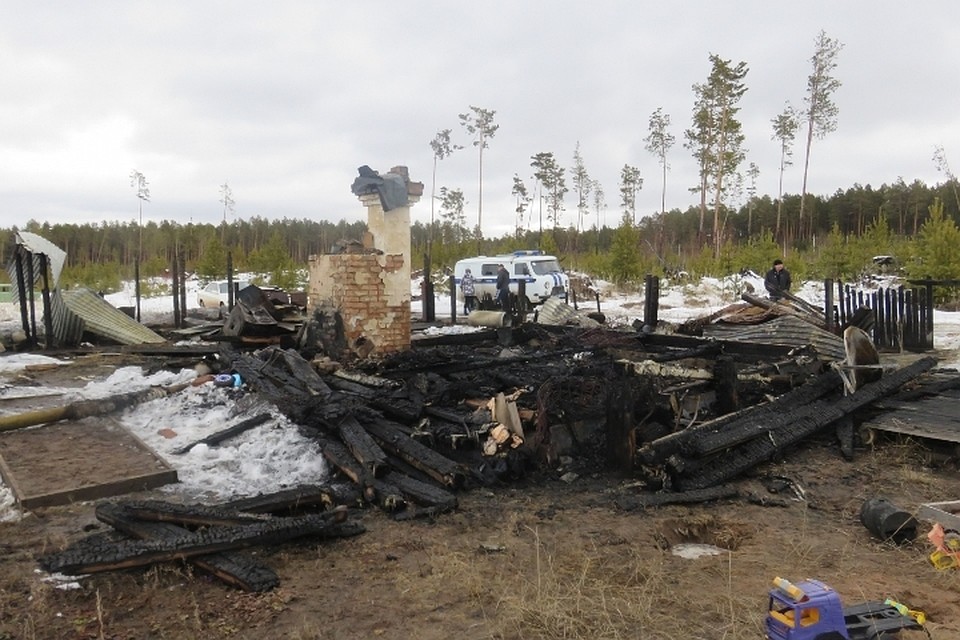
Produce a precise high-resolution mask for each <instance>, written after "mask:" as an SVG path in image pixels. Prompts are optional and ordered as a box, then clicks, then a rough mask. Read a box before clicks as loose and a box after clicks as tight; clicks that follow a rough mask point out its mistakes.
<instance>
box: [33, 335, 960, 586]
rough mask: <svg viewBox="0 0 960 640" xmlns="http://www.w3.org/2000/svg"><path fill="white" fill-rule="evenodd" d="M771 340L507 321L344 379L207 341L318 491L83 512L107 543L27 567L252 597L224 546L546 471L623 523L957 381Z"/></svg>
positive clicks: (448, 501)
mask: <svg viewBox="0 0 960 640" xmlns="http://www.w3.org/2000/svg"><path fill="white" fill-rule="evenodd" d="M837 339H838V340H839V338H837ZM787 342H788V344H779V343H777V341H776V340H772V341H763V340H758V339H748V340H736V339H721V338H716V337H703V336H690V335H680V334H663V333H648V332H644V331H636V332H635V331H623V330H614V329H610V328H607V327H603V326H599V327H598V326H591V327H590V328H584V327H582V326H551V325H541V324H535V323H523V324H520V325H518V326H514V327H501V328H497V329H489V330H481V331H478V332H475V333H464V334H456V335H442V336H437V337H433V338H421V339H417V340H415V341H414V346H413V348H412V349H410V350H409V351H406V352H401V353H395V354H392V355H389V356H384V357H379V358H370V357H368V358H365V359H362V360H358V361H355V362H353V363H352V364H351V365H350V366H349V367H348V366H346V365H344V364H343V363H341V362H338V361H336V360H333V359H331V358H330V357H328V356H324V355H323V354H322V353H319V352H318V350H317V349H312V350H300V351H298V350H295V349H293V348H283V347H282V346H279V345H271V346H268V347H265V348H262V349H259V350H256V351H251V350H242V349H239V348H237V345H232V344H223V343H221V344H220V346H219V352H218V356H217V358H216V359H215V360H216V367H217V368H218V371H217V373H220V374H223V373H231V374H237V375H239V376H240V377H241V378H242V380H243V382H244V386H245V388H246V389H249V390H251V391H252V392H255V393H258V394H260V395H262V396H264V397H265V398H266V399H268V400H269V401H271V402H272V403H273V404H274V405H275V406H276V407H277V408H278V410H279V411H281V412H282V413H283V414H284V415H285V416H286V417H287V418H289V419H290V420H291V421H293V422H294V423H295V424H296V425H298V427H299V429H300V430H301V431H302V433H304V434H306V435H307V436H309V437H311V438H314V439H316V441H317V442H318V443H319V447H320V449H321V451H322V453H323V455H324V457H325V458H326V459H327V460H328V461H329V463H330V466H331V468H332V469H334V470H335V474H334V477H335V480H334V484H331V485H330V486H325V487H297V488H295V489H291V490H288V491H284V492H280V493H277V494H271V495H262V496H258V497H255V498H251V499H247V500H241V501H237V502H233V503H229V504H223V505H218V506H217V507H203V506H190V507H185V506H175V505H169V504H165V503H158V502H151V503H143V502H134V503H119V504H106V505H101V506H100V507H98V509H97V517H98V518H99V519H100V520H101V521H103V522H106V523H108V524H110V525H111V526H113V527H114V528H115V529H116V530H117V533H111V534H96V535H94V536H92V537H91V538H88V539H84V540H81V541H80V542H79V543H77V544H76V545H74V546H73V547H71V548H69V549H67V550H65V551H63V552H60V553H57V554H53V555H51V556H48V557H47V558H45V559H44V560H43V565H44V566H45V567H46V568H48V569H50V570H58V571H64V572H70V573H76V572H91V571H98V570H108V569H116V568H123V567H130V566H142V565H144V564H148V563H151V562H156V561H161V560H166V559H171V558H186V559H188V560H189V561H190V562H192V563H194V564H195V565H197V566H199V567H201V568H204V569H206V570H208V571H210V572H212V573H213V574H214V575H217V576H219V577H221V578H222V579H224V580H226V581H227V582H229V583H231V584H235V585H238V586H240V587H243V588H247V589H253V590H262V589H265V588H271V587H272V586H273V585H274V584H275V575H273V574H272V572H271V571H270V570H269V569H268V568H265V567H263V566H262V565H259V564H258V563H257V562H255V561H253V560H251V559H250V558H249V557H246V556H242V555H238V553H237V552H236V549H239V548H242V547H248V546H252V545H261V544H272V543H277V542H281V541H284V540H288V539H291V538H294V537H301V536H313V537H321V538H324V537H326V538H329V537H335V536H344V535H354V534H356V533H359V532H361V531H362V530H363V528H362V526H361V525H360V524H359V523H355V522H348V521H347V520H346V518H347V515H348V514H350V513H352V512H353V509H356V508H362V507H364V506H367V505H377V506H379V507H380V508H381V509H382V510H384V511H385V512H387V513H389V514H391V516H392V517H394V518H396V519H410V518H418V517H434V516H436V515H437V514H440V513H443V512H446V511H449V510H452V509H455V508H457V506H458V499H457V496H458V493H459V492H461V491H465V490H469V489H470V488H473V487H479V486H496V485H500V484H503V483H506V482H515V481H518V480H519V479H521V478H524V477H525V476H530V475H532V474H539V475H541V476H542V474H551V473H552V474H555V475H557V476H561V475H562V476H563V477H564V478H565V479H570V477H571V476H573V475H574V474H578V475H583V474H597V473H600V474H602V473H607V472H614V473H616V474H617V475H620V476H628V477H632V478H635V479H639V481H640V482H638V483H634V484H635V485H636V486H638V487H640V488H639V489H638V490H636V491H632V492H631V493H630V494H629V495H627V494H624V493H622V492H621V493H620V494H619V495H617V496H616V497H615V498H614V500H615V501H616V504H617V506H619V507H620V508H623V509H634V508H645V507H649V506H653V505H658V504H667V503H682V502H702V501H706V500H712V499H717V498H721V497H729V496H731V495H736V494H737V492H738V489H737V487H736V484H735V483H734V482H733V481H735V480H736V479H737V478H738V477H739V476H741V475H743V474H744V473H746V472H748V471H750V470H751V469H753V468H755V467H757V466H758V465H761V464H762V463H764V462H766V461H769V460H772V459H774V458H776V457H778V456H781V455H783V454H785V453H788V452H789V450H790V449H791V448H792V447H794V446H795V445H796V444H797V443H799V442H800V441H802V440H804V439H807V438H810V437H811V436H814V435H816V434H821V433H824V432H829V430H830V429H833V430H834V432H835V433H836V435H837V437H838V439H839V442H840V447H841V450H842V451H843V452H844V454H846V455H852V453H853V448H854V443H855V438H856V433H857V429H856V421H857V420H858V415H859V413H858V412H860V411H862V410H864V409H866V408H868V407H869V406H870V405H872V404H873V403H875V402H876V401H877V400H879V399H881V398H883V399H889V398H891V397H893V396H896V394H897V393H898V392H901V390H906V391H904V392H905V393H907V392H908V393H910V394H913V396H916V395H918V394H923V393H924V392H925V391H924V390H925V389H930V390H931V391H936V390H940V389H944V388H953V387H957V386H960V376H958V375H956V374H953V375H949V374H947V375H944V374H942V373H939V374H937V375H935V376H933V375H931V374H930V373H929V371H930V370H931V369H932V368H933V367H934V366H935V364H936V361H935V359H933V358H931V357H922V358H917V359H915V360H914V361H913V362H912V363H910V364H907V365H906V366H902V367H900V368H898V369H896V370H886V371H883V370H882V369H878V368H875V369H872V370H871V371H870V373H871V374H872V378H870V379H872V381H868V378H867V377H864V376H863V375H859V374H860V373H862V372H861V371H858V370H857V367H858V363H856V362H853V363H850V362H847V363H845V362H844V361H843V358H838V353H837V351H836V349H833V348H830V349H825V348H820V349H818V348H817V347H816V346H814V345H813V344H811V343H810V341H809V340H808V341H803V340H801V342H803V344H789V340H788V341H787ZM814 342H815V341H814ZM840 344H841V350H840V352H839V353H841V354H842V353H843V351H842V341H841V342H840ZM824 351H827V352H828V353H826V354H825V353H824ZM845 368H846V369H847V371H846V373H845V372H844V369H845ZM851 368H852V369H853V371H852V375H851V371H850V369H851ZM881 371H882V373H883V375H882V376H879V373H880V372H881ZM878 376H879V377H878ZM260 422H262V420H260ZM245 423H247V424H245V426H244V428H247V427H249V426H254V425H256V424H258V417H257V416H254V417H252V418H250V419H249V420H248V421H245ZM242 424H243V423H242ZM232 429H233V431H232V433H231V434H224V437H226V435H232V434H233V433H236V430H237V427H233V428H232ZM211 437H212V438H216V437H217V434H214V436H211ZM304 512H306V513H304ZM256 514H261V515H256ZM262 514H273V515H262ZM121 534H123V535H124V536H126V537H125V538H124V539H123V541H122V542H118V538H117V536H119V535H121Z"/></svg>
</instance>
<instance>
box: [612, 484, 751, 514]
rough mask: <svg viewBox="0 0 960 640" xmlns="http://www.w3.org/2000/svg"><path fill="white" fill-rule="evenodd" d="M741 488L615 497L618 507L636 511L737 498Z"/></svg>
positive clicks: (726, 487)
mask: <svg viewBox="0 0 960 640" xmlns="http://www.w3.org/2000/svg"><path fill="white" fill-rule="evenodd" d="M739 495H740V490H739V489H738V488H737V487H734V486H732V485H723V486H719V487H709V488H707V489H697V490H694V491H664V492H660V493H644V494H637V495H621V496H618V497H617V498H615V499H614V504H616V506H617V508H618V509H622V510H623V511H636V510H638V509H647V508H650V507H660V506H665V505H668V504H699V503H701V502H709V501H711V500H722V499H724V498H736V497H738V496H739Z"/></svg>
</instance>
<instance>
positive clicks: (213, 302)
mask: <svg viewBox="0 0 960 640" xmlns="http://www.w3.org/2000/svg"><path fill="white" fill-rule="evenodd" d="M233 284H234V285H236V291H240V290H241V289H244V288H246V287H247V286H248V285H249V284H250V283H249V282H247V281H246V280H234V281H233ZM197 304H199V305H200V306H201V307H208V308H212V309H216V308H217V307H225V306H226V305H227V281H226V280H214V281H213V282H211V283H210V284H208V285H207V286H205V287H204V288H203V289H201V290H200V291H199V292H197Z"/></svg>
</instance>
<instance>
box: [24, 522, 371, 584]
mask: <svg viewBox="0 0 960 640" xmlns="http://www.w3.org/2000/svg"><path fill="white" fill-rule="evenodd" d="M345 517H346V510H343V511H334V512H327V513H322V514H310V515H306V516H297V517H293V518H274V519H271V520H269V521H267V522H262V523H258V524H250V525H243V526H237V527H208V528H205V529H201V530H199V531H194V532H189V533H184V534H183V535H181V536H178V537H176V538H168V539H163V540H159V539H158V540H137V541H129V542H120V543H117V544H115V545H111V546H105V547H103V548H90V547H89V546H85V547H78V548H72V547H71V548H67V549H65V550H63V551H61V552H59V553H53V554H50V555H47V556H44V557H42V558H41V559H40V564H41V566H43V567H44V569H46V570H47V571H59V572H61V573H66V574H68V575H79V574H83V573H99V572H103V571H115V570H119V569H130V568H134V567H143V566H147V565H150V564H153V563H156V562H167V561H170V560H181V559H185V558H192V557H195V556H202V555H207V554H210V553H217V552H221V551H229V550H234V549H242V548H246V547H252V546H258V545H273V544H280V543H282V542H287V541H289V540H293V539H296V538H301V537H307V536H310V537H316V538H323V537H329V536H335V537H339V536H343V535H358V534H360V533H363V531H364V529H363V526H362V525H360V524H359V523H353V522H350V523H345V522H342V519H343V518H345ZM343 525H350V526H343Z"/></svg>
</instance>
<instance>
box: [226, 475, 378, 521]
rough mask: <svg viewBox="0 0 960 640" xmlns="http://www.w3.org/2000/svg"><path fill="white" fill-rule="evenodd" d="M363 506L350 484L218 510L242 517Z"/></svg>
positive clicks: (248, 500) (270, 495)
mask: <svg viewBox="0 0 960 640" xmlns="http://www.w3.org/2000/svg"><path fill="white" fill-rule="evenodd" d="M361 502H362V498H361V496H360V492H359V490H358V489H357V488H356V487H355V486H354V485H352V484H347V483H341V484H332V485H327V486H323V487H315V486H305V487H297V488H296V489H285V490H283V491H277V492H274V493H265V494H261V495H259V496H254V497H252V498H241V499H239V500H233V501H231V502H226V503H224V504H222V505H220V506H221V508H224V509H232V510H234V511H239V512H242V513H271V514H274V515H280V514H292V513H298V512H300V511H304V510H307V509H311V508H315V507H319V508H323V509H332V508H333V507H337V506H345V507H358V506H360V504H361Z"/></svg>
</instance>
